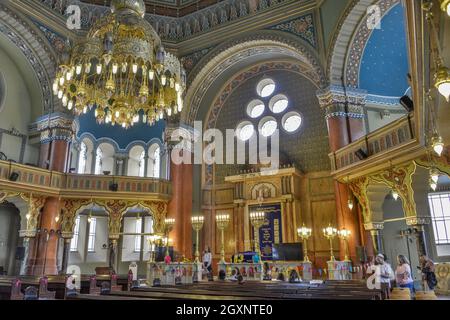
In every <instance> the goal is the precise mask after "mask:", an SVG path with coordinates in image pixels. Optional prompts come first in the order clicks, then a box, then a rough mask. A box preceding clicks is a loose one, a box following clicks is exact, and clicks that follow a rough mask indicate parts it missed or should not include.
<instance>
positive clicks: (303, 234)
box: [297, 224, 312, 262]
mask: <svg viewBox="0 0 450 320" xmlns="http://www.w3.org/2000/svg"><path fill="white" fill-rule="evenodd" d="M297 234H298V236H299V237H300V238H301V239H302V240H303V254H304V258H303V262H311V261H310V260H309V258H308V249H307V242H308V239H309V238H310V237H311V235H312V230H311V229H310V228H307V227H305V225H304V224H303V226H302V227H301V228H298V229H297Z"/></svg>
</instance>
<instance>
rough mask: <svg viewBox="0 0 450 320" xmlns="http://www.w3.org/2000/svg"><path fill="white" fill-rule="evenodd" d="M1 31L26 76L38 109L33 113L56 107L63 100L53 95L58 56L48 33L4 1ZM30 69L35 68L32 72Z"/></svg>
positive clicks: (0, 17) (37, 113)
mask: <svg viewBox="0 0 450 320" xmlns="http://www.w3.org/2000/svg"><path fill="white" fill-rule="evenodd" d="M0 34H1V35H2V38H3V39H2V41H3V44H5V43H6V42H5V41H8V42H9V45H5V47H6V48H8V47H9V49H7V50H8V51H9V52H8V53H9V54H10V55H12V58H13V59H14V60H15V61H16V62H17V64H18V67H19V69H20V70H21V72H23V76H24V77H25V78H26V80H27V86H28V88H29V90H30V92H31V94H32V97H33V107H34V108H38V109H39V110H33V112H32V114H33V115H38V116H40V115H42V114H43V113H44V112H45V111H46V110H56V107H57V106H59V105H60V104H59V103H57V102H56V99H54V97H53V93H52V83H53V79H54V76H55V71H56V65H57V57H56V54H55V52H54V50H53V49H51V46H49V44H48V42H47V40H46V38H45V36H44V35H43V34H42V33H41V31H39V30H38V29H37V27H36V26H35V25H34V24H33V23H31V22H30V21H29V20H28V19H27V18H25V17H24V16H23V15H22V14H20V13H18V12H16V11H15V10H13V9H10V8H8V7H6V6H3V5H0ZM6 39H7V40H6ZM11 44H12V45H13V46H14V47H15V48H12V46H11ZM30 69H31V70H33V72H29V71H30ZM31 75H32V76H31ZM42 106H43V107H42Z"/></svg>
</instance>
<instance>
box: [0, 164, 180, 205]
mask: <svg viewBox="0 0 450 320" xmlns="http://www.w3.org/2000/svg"><path fill="white" fill-rule="evenodd" d="M113 184H117V191H112V188H111V186H112V185H113ZM0 188H1V189H11V190H14V191H18V192H33V190H35V191H34V192H36V193H48V194H51V195H73V196H77V197H84V198H85V197H100V198H101V197H107V198H111V197H113V198H117V197H119V198H120V197H126V198H142V199H159V198H160V199H169V198H170V197H171V194H172V185H171V183H170V181H168V180H164V179H154V178H139V177H124V176H106V175H79V174H66V173H61V172H55V171H49V170H45V169H41V168H37V167H33V166H28V165H22V164H17V163H14V162H10V161H0Z"/></svg>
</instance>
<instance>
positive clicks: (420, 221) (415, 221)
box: [406, 216, 430, 227]
mask: <svg viewBox="0 0 450 320" xmlns="http://www.w3.org/2000/svg"><path fill="white" fill-rule="evenodd" d="M406 224H407V225H408V226H411V227H414V226H424V225H428V224H430V218H428V217H417V216H414V217H407V218H406Z"/></svg>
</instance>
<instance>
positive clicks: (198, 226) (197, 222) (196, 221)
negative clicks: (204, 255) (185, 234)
mask: <svg viewBox="0 0 450 320" xmlns="http://www.w3.org/2000/svg"><path fill="white" fill-rule="evenodd" d="M191 222H192V228H193V229H194V230H195V232H196V240H197V241H196V242H195V262H196V263H198V262H200V251H199V246H198V242H199V239H198V234H199V232H200V230H202V228H203V224H204V222H205V217H203V216H194V217H192V218H191Z"/></svg>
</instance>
